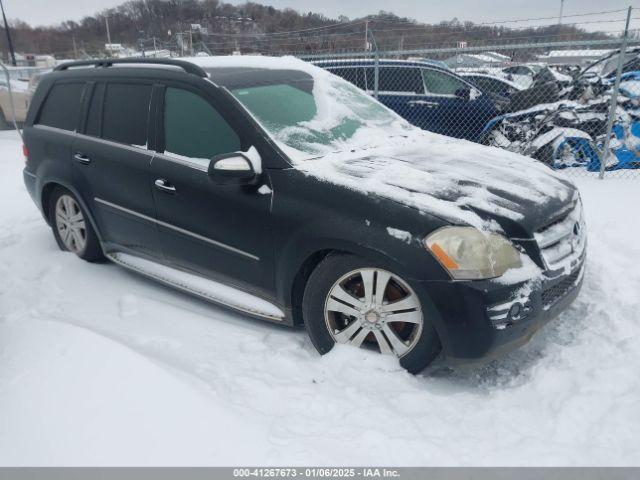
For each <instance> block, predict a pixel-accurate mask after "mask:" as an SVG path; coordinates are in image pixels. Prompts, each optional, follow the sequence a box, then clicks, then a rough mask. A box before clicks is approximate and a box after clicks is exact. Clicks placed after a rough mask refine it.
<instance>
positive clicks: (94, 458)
mask: <svg viewBox="0 0 640 480" xmlns="http://www.w3.org/2000/svg"><path fill="white" fill-rule="evenodd" d="M22 165H23V161H22V155H21V152H20V143H19V140H18V137H17V135H16V134H15V133H13V132H2V133H0V464H2V465H63V464H64V465H147V464H158V465H181V464H182V465H183V464H200V465H234V464H250V465H258V464H270V465H274V464H322V465H339V464H350V465H371V464H377V465H380V464H393V465H397V466H400V465H639V464H640V456H639V455H638V452H639V448H638V445H640V374H638V369H639V367H640V313H639V312H640V242H639V241H638V237H640V222H638V213H637V209H638V205H640V178H639V179H637V180H635V181H634V180H626V181H625V180H618V179H615V180H609V181H604V182H601V181H598V180H596V179H581V180H579V181H578V184H579V186H580V188H581V192H582V196H583V199H584V204H585V211H586V217H587V223H588V227H589V243H590V244H589V260H588V270H587V275H586V280H585V285H584V288H583V291H582V293H581V295H580V297H579V298H578V300H577V301H576V302H575V303H574V305H573V306H572V307H571V309H570V310H569V311H567V312H566V313H564V314H563V315H561V316H560V317H559V318H558V319H556V320H555V321H554V322H553V323H551V324H549V325H548V326H547V327H546V328H544V329H543V330H542V331H540V332H539V333H538V335H537V336H536V337H534V339H533V340H532V341H531V342H530V343H529V344H528V345H526V346H525V347H523V348H522V349H520V350H518V351H516V352H513V353H511V354H509V355H507V356H506V357H504V358H501V359H500V360H498V361H495V362H493V363H491V364H489V365H487V366H485V367H483V368H475V369H471V370H464V371H458V372H449V371H447V372H441V373H438V374H437V375H433V376H411V375H409V374H407V373H405V372H404V371H402V370H400V369H399V367H397V366H396V364H395V362H394V361H393V360H392V359H390V358H385V357H382V356H380V355H374V354H372V353H370V352H364V351H359V350H356V349H350V348H347V347H345V348H337V349H335V351H333V352H332V353H331V354H329V355H327V356H326V357H323V358H320V357H319V356H318V354H317V353H316V352H315V351H314V349H313V347H312V346H311V344H310V343H309V341H308V340H307V338H306V334H305V333H304V331H301V330H298V331H292V330H288V329H284V328H280V327H277V326H273V325H269V324H265V323H261V322H259V321H256V320H252V319H249V318H245V317H243V316H241V315H237V314H234V313H230V312H229V311H226V310H224V309H221V308H218V307H216V306H212V305H210V304H207V303H204V302H202V301H199V300H197V299H195V298H191V297H189V296H187V295H184V294H181V293H178V292H175V291H172V290H170V289H168V288H165V287H163V286H160V285H158V284H154V283H152V282H150V281H148V280H146V279H143V278H141V277H138V276H136V275H134V274H132V273H129V272H127V271H125V270H123V269H121V268H120V267H117V266H116V265H113V264H89V263H86V262H82V261H81V260H79V259H77V258H75V257H74V256H73V255H71V254H69V253H63V252H61V251H59V250H58V247H57V246H56V244H55V241H54V239H53V236H52V235H51V232H50V230H49V229H48V227H46V225H45V223H44V221H43V220H42V218H41V216H40V213H39V212H38V210H37V209H36V207H35V206H34V205H33V203H32V201H31V199H30V198H29V197H28V194H27V192H26V190H25V188H24V186H23V182H22V177H21V175H22V173H21V172H22Z"/></svg>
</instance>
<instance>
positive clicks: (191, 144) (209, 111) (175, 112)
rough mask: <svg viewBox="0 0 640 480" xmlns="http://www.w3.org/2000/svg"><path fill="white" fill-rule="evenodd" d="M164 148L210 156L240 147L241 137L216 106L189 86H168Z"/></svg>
mask: <svg viewBox="0 0 640 480" xmlns="http://www.w3.org/2000/svg"><path fill="white" fill-rule="evenodd" d="M164 137H165V152H169V153H174V154H178V155H182V156H185V157H190V158H198V159H205V160H209V159H211V157H214V156H216V155H220V154H222V153H231V152H237V151H239V150H240V149H241V145H240V137H238V135H237V134H236V132H235V131H234V130H233V129H232V128H231V126H230V125H229V124H228V123H227V121H226V120H225V119H224V118H223V117H222V115H220V113H218V111H217V110H216V109H215V108H213V106H212V105H211V104H210V103H209V102H208V101H206V100H205V99H204V98H202V97H201V96H199V95H196V94H195V93H193V92H189V91H188V90H183V89H180V88H171V87H168V88H167V90H166V93H165V100H164Z"/></svg>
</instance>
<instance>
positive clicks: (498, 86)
mask: <svg viewBox="0 0 640 480" xmlns="http://www.w3.org/2000/svg"><path fill="white" fill-rule="evenodd" d="M460 76H461V77H462V78H464V79H466V80H469V81H470V82H472V83H473V84H474V85H476V86H477V87H478V88H479V89H480V90H482V91H483V92H485V93H486V94H488V95H489V96H490V97H491V99H492V100H493V102H494V103H495V104H496V105H497V106H498V107H500V109H501V110H502V109H503V108H504V107H506V106H507V105H508V104H509V101H510V98H511V97H512V96H513V95H514V94H515V93H517V92H521V91H523V90H526V89H525V88H524V87H523V86H521V85H520V84H518V83H515V82H512V81H511V80H507V79H506V78H503V77H499V76H496V75H490V74H487V73H477V72H468V73H461V74H460Z"/></svg>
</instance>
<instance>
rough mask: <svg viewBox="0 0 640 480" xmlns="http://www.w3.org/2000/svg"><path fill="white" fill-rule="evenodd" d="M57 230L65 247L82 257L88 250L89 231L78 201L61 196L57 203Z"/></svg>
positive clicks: (67, 196)
mask: <svg viewBox="0 0 640 480" xmlns="http://www.w3.org/2000/svg"><path fill="white" fill-rule="evenodd" d="M55 221H56V229H57V230H58V235H59V236H60V240H61V241H62V243H63V244H64V246H65V247H66V248H67V250H69V251H70V252H73V253H75V254H77V255H80V254H81V253H82V252H84V250H85V249H86V248H87V230H86V223H85V218H84V215H83V214H82V210H80V206H79V205H78V203H77V202H76V200H75V199H74V198H73V197H71V196H70V195H61V196H60V198H58V201H57V202H56V220H55Z"/></svg>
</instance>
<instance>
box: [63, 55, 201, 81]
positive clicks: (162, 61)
mask: <svg viewBox="0 0 640 480" xmlns="http://www.w3.org/2000/svg"><path fill="white" fill-rule="evenodd" d="M118 64H149V65H171V66H174V67H179V68H182V69H183V70H184V71H185V72H186V73H192V74H193V75H197V76H198V77H205V78H206V77H207V76H208V75H207V72H205V71H204V70H203V69H202V67H199V66H198V65H196V64H195V63H191V62H187V61H186V60H175V59H173V58H135V57H129V58H100V59H97V60H78V61H75V62H66V63H62V64H60V65H58V66H57V67H55V68H54V70H56V71H63V70H68V69H69V68H73V67H84V66H90V65H94V66H95V67H96V68H99V67H111V66H113V65H118Z"/></svg>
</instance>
